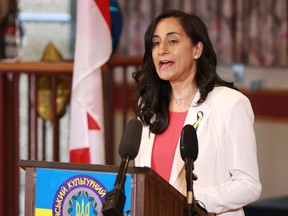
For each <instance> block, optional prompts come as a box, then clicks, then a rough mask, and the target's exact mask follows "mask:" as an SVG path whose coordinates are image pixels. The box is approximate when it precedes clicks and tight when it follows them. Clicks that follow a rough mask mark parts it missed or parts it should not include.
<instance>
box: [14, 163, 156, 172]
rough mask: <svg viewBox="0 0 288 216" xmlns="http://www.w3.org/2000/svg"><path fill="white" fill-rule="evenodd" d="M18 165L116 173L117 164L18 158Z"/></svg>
mask: <svg viewBox="0 0 288 216" xmlns="http://www.w3.org/2000/svg"><path fill="white" fill-rule="evenodd" d="M18 165H19V167H21V168H22V169H24V170H26V169H27V168H47V169H65V170H83V171H98V172H113V173H115V172H116V173H117V172H118V170H119V166H116V165H100V164H77V163H64V162H47V161H36V160H20V161H19V163H18ZM147 172H154V171H153V170H151V169H150V168H149V167H128V170H127V173H147Z"/></svg>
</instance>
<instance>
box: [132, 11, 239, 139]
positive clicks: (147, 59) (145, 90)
mask: <svg viewBox="0 0 288 216" xmlns="http://www.w3.org/2000/svg"><path fill="white" fill-rule="evenodd" d="M171 17H174V18H176V19H177V20H178V21H179V23H180V24H181V26H182V27H183V29H184V31H185V33H186V34H187V36H188V37H189V38H190V39H191V41H192V44H194V45H195V44H197V43H198V42H201V43H202V44H203V51H202V55H201V56H200V58H199V59H198V60H197V69H196V75H195V83H196V85H197V87H198V88H199V91H200V99H199V100H198V101H197V103H198V104H201V103H203V102H204V101H205V99H206V98H207V96H208V94H209V92H211V91H212V90H213V88H214V87H215V86H227V87H230V88H234V89H237V88H236V87H235V86H234V83H233V82H226V81H224V80H223V79H221V78H220V77H219V76H218V75H217V73H216V66H217V57H216V54H215V51H214V49H213V47H212V44H211V41H210V39H209V36H208V31H207V27H206V26H205V24H204V23H203V21H202V20H201V19H200V18H199V17H197V16H195V15H192V14H187V13H185V12H182V11H178V10H168V11H165V12H163V13H161V14H160V15H159V16H157V17H156V18H155V19H154V20H153V21H152V22H151V24H150V25H149V26H148V29H147V31H146V33H145V37H144V40H145V53H144V57H143V66H142V68H141V69H140V70H139V71H137V72H134V73H133V75H132V76H133V78H134V79H135V81H136V84H137V87H136V91H135V94H134V97H133V106H134V107H133V108H134V112H135V113H136V115H137V116H138V117H139V119H140V120H141V121H142V123H143V124H144V125H148V126H149V129H150V132H152V133H155V134H161V133H162V132H164V131H165V130H166V128H167V127H168V124H169V102H170V94H171V85H170V82H169V81H165V80H161V79H160V78H159V76H158V74H157V72H156V69H155V66H154V63H153V59H152V48H153V44H152V36H153V34H154V31H155V28H156V26H157V24H158V23H159V21H160V20H162V19H165V18H171ZM191 58H193V57H192V56H191Z"/></svg>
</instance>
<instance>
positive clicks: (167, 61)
mask: <svg viewBox="0 0 288 216" xmlns="http://www.w3.org/2000/svg"><path fill="white" fill-rule="evenodd" d="M173 63H174V62H173V61H169V60H163V61H160V62H159V65H160V67H168V66H171V65H172V64H173Z"/></svg>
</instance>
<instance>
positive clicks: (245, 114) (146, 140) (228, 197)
mask: <svg viewBox="0 0 288 216" xmlns="http://www.w3.org/2000/svg"><path fill="white" fill-rule="evenodd" d="M199 97H200V93H199V91H198V92H197V93H196V95H195V97H194V99H193V101H192V104H191V107H190V108H189V111H188V114H187V117H186V120H185V123H184V125H186V124H191V125H194V124H195V123H196V124H197V125H198V126H197V137H198V146H199V147H198V148H199V153H198V158H197V160H196V161H195V162H194V167H195V169H194V173H195V174H196V175H197V176H198V180H196V181H194V183H193V184H194V185H193V188H194V194H195V198H196V200H199V201H201V202H202V203H204V204H205V206H206V209H207V210H208V211H209V212H215V213H217V215H221V216H232V215H233V216H238V215H239V216H240V215H244V212H243V209H242V207H243V206H244V205H247V204H249V203H251V202H253V201H255V200H257V199H258V198H259V196H260V193H261V183H260V181H259V173H258V163H257V152H256V140H255V134H254V128H253V124H254V114H253V110H252V107H251V104H250V102H249V100H248V98H247V97H246V96H244V95H243V94H242V93H240V92H238V91H236V90H233V89H230V88H227V87H215V88H214V89H213V91H212V92H210V93H209V95H208V97H207V99H206V100H205V102H203V103H202V104H201V105H199V106H197V104H196V102H197V101H198V99H199ZM184 125H183V126H184ZM154 138H155V135H154V134H152V133H150V136H149V128H148V127H147V126H144V127H143V132H142V140H141V144H140V149H139V153H138V155H137V157H136V158H135V165H136V166H141V167H143V166H147V167H151V154H152V147H153V142H154ZM169 183H170V184H171V185H173V186H174V187H175V188H176V189H177V190H178V191H180V192H181V193H182V194H183V195H185V196H186V190H187V189H186V180H185V168H184V162H183V161H182V159H181V156H180V147H179V142H178V147H177V148H176V152H175V156H174V162H173V165H172V171H171V176H170V180H169Z"/></svg>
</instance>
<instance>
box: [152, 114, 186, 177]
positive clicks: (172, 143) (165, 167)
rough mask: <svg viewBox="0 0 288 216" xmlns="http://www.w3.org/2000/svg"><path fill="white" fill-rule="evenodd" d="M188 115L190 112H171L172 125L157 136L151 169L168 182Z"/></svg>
mask: <svg viewBox="0 0 288 216" xmlns="http://www.w3.org/2000/svg"><path fill="white" fill-rule="evenodd" d="M187 113H188V111H186V112H170V123H169V125H168V128H167V129H166V130H165V131H164V132H163V133H162V134H160V135H156V136H155V140H154V145H153V150H152V159H151V167H152V169H153V170H155V171H156V172H157V173H158V174H159V175H160V176H161V177H162V178H164V179H165V180H166V181H168V182H169V179H170V174H171V169H172V164H173V159H174V154H175V150H176V147H177V144H178V140H179V138H180V134H181V130H182V128H183V125H184V121H185V118H186V115H187Z"/></svg>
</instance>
